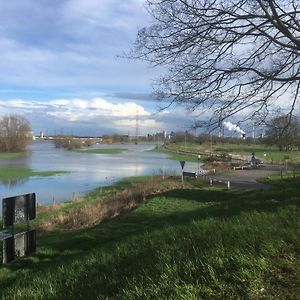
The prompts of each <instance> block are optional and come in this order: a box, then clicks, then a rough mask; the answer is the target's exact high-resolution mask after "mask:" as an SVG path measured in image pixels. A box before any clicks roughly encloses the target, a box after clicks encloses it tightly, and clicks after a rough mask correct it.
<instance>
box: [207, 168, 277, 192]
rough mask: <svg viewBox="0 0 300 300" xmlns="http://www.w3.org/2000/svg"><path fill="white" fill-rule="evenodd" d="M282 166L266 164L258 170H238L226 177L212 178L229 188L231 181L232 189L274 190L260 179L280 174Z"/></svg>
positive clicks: (214, 176) (217, 176) (225, 175)
mask: <svg viewBox="0 0 300 300" xmlns="http://www.w3.org/2000/svg"><path fill="white" fill-rule="evenodd" d="M281 168H282V166H278V165H270V164H265V165H264V166H262V167H259V168H256V169H244V170H236V171H233V172H232V173H228V174H224V175H212V176H211V178H213V179H214V181H215V182H216V183H217V184H218V183H219V184H223V185H225V186H226V187H227V181H230V187H234V188H238V189H249V190H261V189H263V190H266V189H270V188H272V186H271V185H268V184H263V183H259V182H257V181H256V179H258V178H262V177H268V176H270V175H274V174H276V173H279V172H280V170H281Z"/></svg>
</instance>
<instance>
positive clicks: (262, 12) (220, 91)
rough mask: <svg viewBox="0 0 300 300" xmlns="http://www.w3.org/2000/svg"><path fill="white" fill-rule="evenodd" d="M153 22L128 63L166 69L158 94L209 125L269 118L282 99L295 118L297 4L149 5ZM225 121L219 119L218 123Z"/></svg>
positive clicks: (291, 0) (153, 0) (168, 0)
mask: <svg viewBox="0 0 300 300" xmlns="http://www.w3.org/2000/svg"><path fill="white" fill-rule="evenodd" d="M146 7H147V9H148V11H149V13H150V14H151V15H152V16H153V18H154V20H155V21H154V24H153V25H151V26H149V27H146V28H142V29H140V30H139V32H138V35H137V39H136V42H135V45H134V47H133V49H132V53H131V54H130V57H131V58H135V59H143V60H146V61H148V62H150V63H151V64H152V65H154V66H159V65H160V66H163V67H164V68H165V69H166V72H165V74H164V75H163V76H162V77H161V78H160V80H159V82H158V84H157V87H156V92H157V94H158V97H159V98H160V99H162V100H168V101H169V102H170V103H174V102H175V103H180V104H184V105H185V106H186V108H187V109H190V110H195V109H196V108H202V109H207V110H209V111H210V112H214V114H213V117H212V118H211V119H210V124H218V123H219V122H220V121H222V120H224V119H226V118H227V117H229V116H231V115H233V114H236V113H237V112H241V111H243V112H244V116H245V118H243V120H247V119H249V118H252V117H254V116H256V117H257V116H258V117H259V118H261V119H264V118H265V116H266V115H267V114H268V112H269V110H270V108H271V107H272V104H273V105H274V103H275V102H276V100H278V99H281V97H284V100H285V102H284V103H285V107H286V109H287V110H286V111H285V113H286V114H287V115H289V118H291V117H292V114H293V111H294V110H295V107H296V103H297V101H298V99H299V88H300V64H299V62H300V2H299V1H298V0H281V1H279V0H277V1H276V0H148V1H147V2H146ZM220 118H221V120H220Z"/></svg>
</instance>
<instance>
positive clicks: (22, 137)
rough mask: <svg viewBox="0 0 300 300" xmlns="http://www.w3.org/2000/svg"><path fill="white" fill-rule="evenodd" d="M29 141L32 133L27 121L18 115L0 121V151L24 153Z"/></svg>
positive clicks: (5, 117)
mask: <svg viewBox="0 0 300 300" xmlns="http://www.w3.org/2000/svg"><path fill="white" fill-rule="evenodd" d="M31 141H32V132H31V127H30V124H29V122H28V120H27V119H25V118H24V117H22V116H19V115H9V116H4V117H2V118H1V119H0V151H2V152H19V151H25V150H26V146H27V145H28V144H29V143H30V142H31Z"/></svg>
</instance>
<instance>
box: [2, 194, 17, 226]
mask: <svg viewBox="0 0 300 300" xmlns="http://www.w3.org/2000/svg"><path fill="white" fill-rule="evenodd" d="M2 215H3V217H2V220H3V228H6V227H9V226H12V225H13V224H14V216H15V201H14V197H11V198H5V199H3V200H2Z"/></svg>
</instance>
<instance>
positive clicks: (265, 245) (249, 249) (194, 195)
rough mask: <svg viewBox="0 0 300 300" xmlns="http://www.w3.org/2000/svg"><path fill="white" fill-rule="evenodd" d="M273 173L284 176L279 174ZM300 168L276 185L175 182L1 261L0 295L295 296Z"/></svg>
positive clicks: (298, 292) (299, 278)
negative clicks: (126, 208) (252, 188)
mask: <svg viewBox="0 0 300 300" xmlns="http://www.w3.org/2000/svg"><path fill="white" fill-rule="evenodd" d="M273 183H275V184H278V182H276V181H275V180H274V181H273ZM299 220H300V200H299V178H298V179H296V180H294V181H291V180H290V181H289V182H288V183H286V182H283V183H281V186H279V185H278V186H277V187H275V189H274V190H273V191H263V192H240V191H223V190H219V189H208V188H205V189H199V188H194V189H176V190H172V191H169V192H165V193H163V194H161V195H160V196H156V197H154V198H153V199H151V200H149V201H147V202H145V203H143V204H142V205H141V206H140V207H139V208H138V209H136V210H134V211H132V212H131V213H128V214H126V215H123V216H122V217H119V218H116V219H114V220H111V221H107V222H104V223H103V224H101V225H98V226H95V227H93V228H89V229H85V230H76V231H75V230H71V231H59V232H58V231H55V232H51V233H48V234H45V235H43V236H39V238H38V250H37V253H36V254H34V255H33V256H32V257H28V258H26V259H22V260H20V261H17V262H14V263H11V264H9V265H7V266H6V267H2V268H0V293H2V296H3V295H6V297H4V298H3V299H15V298H17V299H50V298H51V299H88V298H90V299H96V298H97V297H98V299H299V296H300V289H299V287H300V261H299V257H300V239H299V234H300V222H299Z"/></svg>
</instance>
